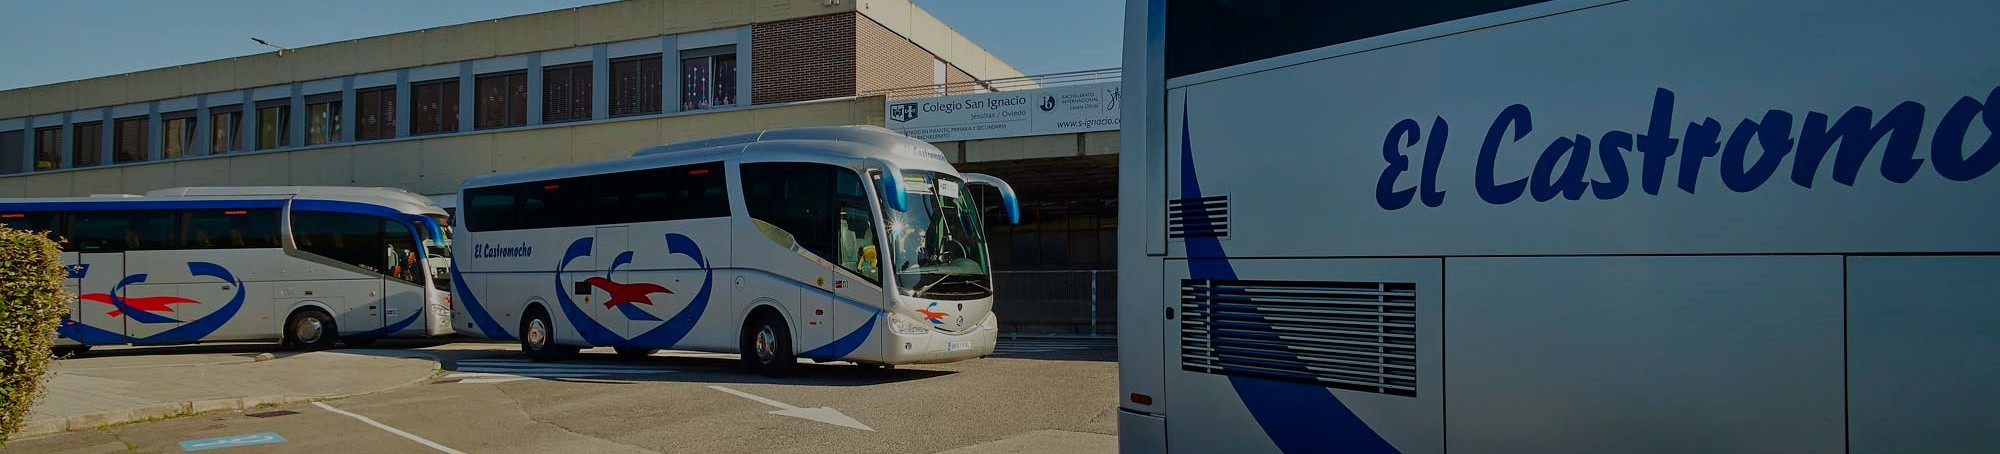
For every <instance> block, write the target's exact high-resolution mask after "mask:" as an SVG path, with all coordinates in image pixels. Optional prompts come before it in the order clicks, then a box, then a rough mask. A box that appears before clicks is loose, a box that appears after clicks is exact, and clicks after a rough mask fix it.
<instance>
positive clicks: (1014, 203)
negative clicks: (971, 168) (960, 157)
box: [961, 173, 1021, 224]
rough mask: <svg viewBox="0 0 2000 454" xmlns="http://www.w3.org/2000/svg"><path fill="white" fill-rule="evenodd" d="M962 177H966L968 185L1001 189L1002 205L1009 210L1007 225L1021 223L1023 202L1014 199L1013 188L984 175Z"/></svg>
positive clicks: (997, 179) (975, 174) (971, 174)
mask: <svg viewBox="0 0 2000 454" xmlns="http://www.w3.org/2000/svg"><path fill="white" fill-rule="evenodd" d="M961 176H963V177H965V182H967V183H972V184H982V185H987V186H992V187H993V189H999V190H1000V205H1001V206H1004V207H1006V208H1007V223H1009V224H1020V223H1021V202H1020V200H1019V199H1017V198H1015V197H1014V187H1013V186H1010V185H1008V184H1007V182H1005V181H1000V179H999V178H995V177H994V176H992V175H987V174H983V173H968V174H965V175H961Z"/></svg>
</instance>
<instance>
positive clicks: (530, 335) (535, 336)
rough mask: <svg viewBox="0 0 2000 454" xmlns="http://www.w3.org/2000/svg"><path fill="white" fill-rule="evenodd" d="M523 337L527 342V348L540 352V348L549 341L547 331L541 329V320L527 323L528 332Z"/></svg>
mask: <svg viewBox="0 0 2000 454" xmlns="http://www.w3.org/2000/svg"><path fill="white" fill-rule="evenodd" d="M525 337H526V338H527V340H528V348H530V349H535V350H541V349H542V346H543V345H544V344H547V343H548V341H549V335H548V330H547V329H545V328H543V327H542V321H541V320H531V321H529V322H528V332H527V335H526V336H525Z"/></svg>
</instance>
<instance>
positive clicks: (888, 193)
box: [868, 158, 910, 211]
mask: <svg viewBox="0 0 2000 454" xmlns="http://www.w3.org/2000/svg"><path fill="white" fill-rule="evenodd" d="M868 165H869V167H872V168H874V169H875V171H877V172H882V200H883V201H884V202H886V203H888V205H889V209H892V210H896V211H909V207H910V204H909V202H908V197H906V196H905V195H904V194H903V168H902V167H897V166H896V164H895V163H892V162H889V160H887V159H880V158H869V159H868Z"/></svg>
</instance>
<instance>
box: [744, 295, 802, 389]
mask: <svg viewBox="0 0 2000 454" xmlns="http://www.w3.org/2000/svg"><path fill="white" fill-rule="evenodd" d="M741 352H742V356H743V368H744V369H745V370H749V371H753V372H760V373H763V374H764V375H765V376H769V377H783V376H786V375H791V374H792V368H793V367H794V366H797V365H798V362H799V361H798V358H797V357H795V356H793V355H792V331H791V329H789V328H787V327H786V326H785V319H784V318H783V317H780V316H778V313H777V312H773V311H763V312H759V313H758V314H757V317H755V318H754V319H753V320H751V322H750V324H749V326H746V327H744V329H743V342H742V345H741Z"/></svg>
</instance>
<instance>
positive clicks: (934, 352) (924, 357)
mask: <svg viewBox="0 0 2000 454" xmlns="http://www.w3.org/2000/svg"><path fill="white" fill-rule="evenodd" d="M999 332H1000V316H999V315H993V314H988V315H987V316H986V321H984V322H981V323H980V324H979V328H978V329H973V330H969V331H966V332H962V333H948V332H944V331H939V330H936V329H931V330H926V331H925V332H924V333H923V334H905V333H899V332H896V331H895V330H889V331H888V334H889V335H888V339H889V343H888V345H887V348H884V349H883V352H884V355H883V358H882V362H883V363H887V364H927V363H948V362H952V361H963V360H968V359H973V358H978V357H982V356H988V355H992V354H993V343H994V340H995V339H997V338H998V337H999V335H998V334H999Z"/></svg>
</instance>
